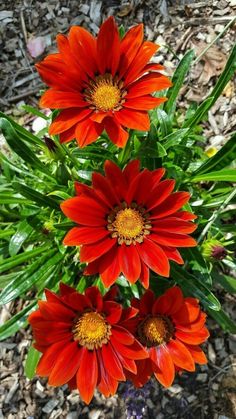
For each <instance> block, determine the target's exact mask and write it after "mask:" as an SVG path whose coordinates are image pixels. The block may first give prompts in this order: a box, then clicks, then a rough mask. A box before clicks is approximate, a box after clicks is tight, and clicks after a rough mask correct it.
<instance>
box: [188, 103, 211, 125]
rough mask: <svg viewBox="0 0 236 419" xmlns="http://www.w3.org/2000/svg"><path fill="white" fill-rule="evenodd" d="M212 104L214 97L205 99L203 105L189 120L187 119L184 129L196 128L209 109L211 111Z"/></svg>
mask: <svg viewBox="0 0 236 419" xmlns="http://www.w3.org/2000/svg"><path fill="white" fill-rule="evenodd" d="M212 102H213V97H208V98H207V99H205V100H204V101H203V102H202V103H201V105H199V106H198V108H197V110H196V112H195V113H194V114H193V116H191V117H190V118H189V119H187V120H186V121H185V122H184V124H183V126H182V128H190V129H192V128H194V127H195V126H196V125H197V124H198V123H199V122H200V121H201V120H202V118H203V117H204V116H205V114H206V112H207V111H208V109H210V107H211V104H212Z"/></svg>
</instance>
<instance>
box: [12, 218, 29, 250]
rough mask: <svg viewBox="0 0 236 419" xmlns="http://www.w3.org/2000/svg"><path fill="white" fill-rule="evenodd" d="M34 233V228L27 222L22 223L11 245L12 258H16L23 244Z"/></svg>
mask: <svg viewBox="0 0 236 419" xmlns="http://www.w3.org/2000/svg"><path fill="white" fill-rule="evenodd" d="M32 231H33V228H32V227H31V226H30V225H29V224H28V223H27V221H26V220H23V221H21V223H20V224H19V225H18V227H17V231H16V233H15V234H14V235H13V236H12V237H11V240H10V243H9V253H10V256H14V255H16V254H17V253H18V252H19V250H20V248H21V246H22V244H23V243H24V242H25V240H26V239H27V238H28V237H29V235H30V234H31V233H32Z"/></svg>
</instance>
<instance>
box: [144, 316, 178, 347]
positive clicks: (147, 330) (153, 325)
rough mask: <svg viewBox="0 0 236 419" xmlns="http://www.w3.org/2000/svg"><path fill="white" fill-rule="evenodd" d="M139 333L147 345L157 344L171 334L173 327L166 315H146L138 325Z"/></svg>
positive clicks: (164, 340) (167, 338) (166, 339)
mask: <svg viewBox="0 0 236 419" xmlns="http://www.w3.org/2000/svg"><path fill="white" fill-rule="evenodd" d="M138 332H139V334H140V337H141V340H142V341H143V343H145V344H146V345H147V346H159V345H161V344H162V343H166V342H168V341H169V340H170V339H171V337H172V336H173V332H174V327H173V324H172V322H171V321H170V319H169V318H168V317H166V316H155V317H148V318H147V319H145V320H144V321H143V322H142V323H141V325H140V326H139V331H138Z"/></svg>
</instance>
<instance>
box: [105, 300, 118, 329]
mask: <svg viewBox="0 0 236 419" xmlns="http://www.w3.org/2000/svg"><path fill="white" fill-rule="evenodd" d="M103 311H104V313H105V314H106V320H107V321H108V323H110V324H116V323H118V321H119V320H120V317H121V314H122V307H121V305H120V304H118V303H115V301H104V306H103Z"/></svg>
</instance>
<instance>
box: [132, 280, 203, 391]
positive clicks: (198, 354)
mask: <svg viewBox="0 0 236 419" xmlns="http://www.w3.org/2000/svg"><path fill="white" fill-rule="evenodd" d="M132 306H133V307H135V308H137V309H138V310H139V314H138V316H137V318H136V322H135V321H132V322H131V321H129V320H128V321H127V322H126V327H127V328H128V329H129V330H130V331H131V330H132V333H135V334H136V336H137V338H138V340H139V341H140V342H141V343H142V345H143V346H144V347H146V348H147V350H148V352H149V358H148V359H145V360H142V361H137V368H138V372H137V375H134V374H132V373H130V372H127V378H129V379H131V380H132V381H133V383H134V384H135V385H136V386H138V387H139V386H142V385H143V384H144V383H145V382H146V381H147V380H148V379H149V378H150V377H151V375H152V374H153V373H154V375H155V377H156V379H157V380H158V381H159V382H160V383H161V384H162V385H163V386H165V387H169V386H170V385H171V384H172V383H173V380H174V377H175V373H176V371H179V370H186V371H194V370H195V363H197V364H206V362H207V360H206V357H205V354H204V353H203V351H202V350H201V348H200V347H199V344H201V343H203V342H205V341H206V339H207V338H208V336H209V332H208V330H207V328H206V326H205V321H206V314H205V313H203V312H202V311H201V309H200V306H199V303H198V300H197V299H195V298H190V297H188V298H184V297H183V294H182V291H181V289H180V288H179V287H177V286H175V287H172V288H169V289H168V290H167V291H166V292H165V294H164V295H162V296H161V297H159V298H155V296H154V293H153V292H152V291H151V290H148V291H146V293H145V294H144V295H143V297H142V298H141V300H138V299H134V300H133V301H132ZM129 325H130V326H129Z"/></svg>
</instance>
